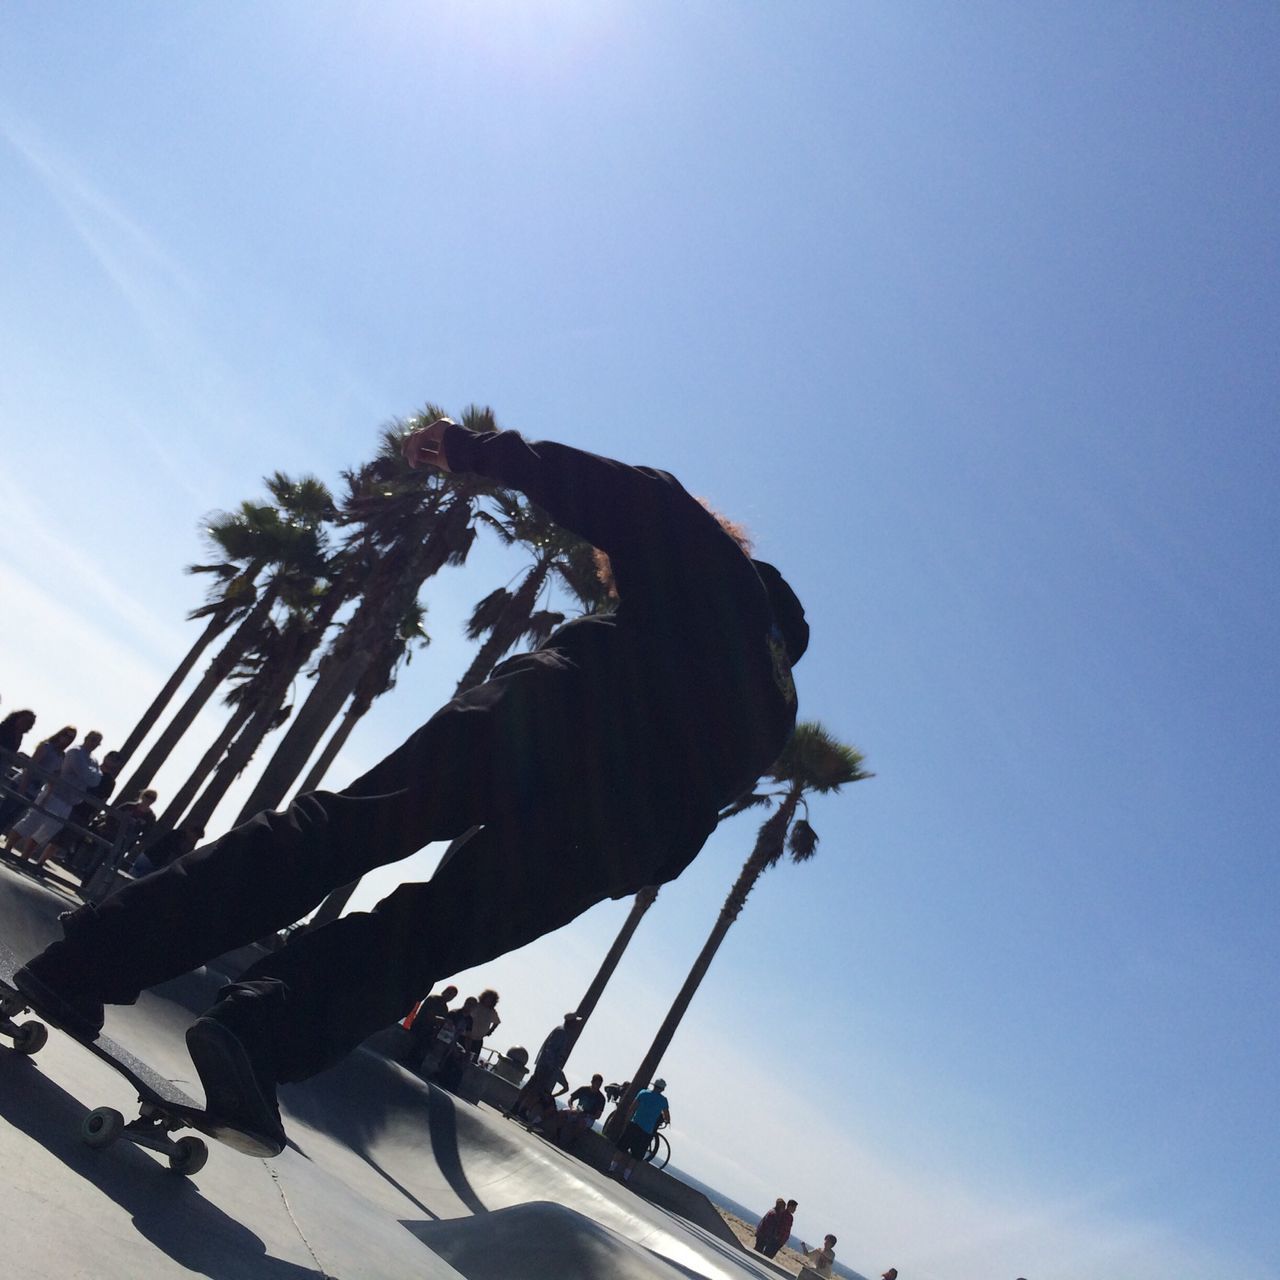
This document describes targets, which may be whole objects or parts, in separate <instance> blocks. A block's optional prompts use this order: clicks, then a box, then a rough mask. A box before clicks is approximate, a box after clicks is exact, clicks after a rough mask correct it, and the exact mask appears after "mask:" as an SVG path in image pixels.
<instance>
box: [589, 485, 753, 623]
mask: <svg viewBox="0 0 1280 1280" xmlns="http://www.w3.org/2000/svg"><path fill="white" fill-rule="evenodd" d="M698 501H699V502H700V503H701V504H702V505H703V506H704V507H705V508H706V509H707V510H708V511H709V512H710V513H711V514H712V515H713V516H715V518H716V523H717V524H718V525H719V526H720V527H721V528H722V529H723V530H724V531H725V533H727V534H728V535H729V537H731V538H732V539H733V540H734V542H736V543H737V544H738V547H739V548H740V549H741V551H742V554H743V555H744V556H746V557H747V558H748V559H749V558H750V556H751V552H752V551H753V550H754V549H755V544H754V543H753V542H752V538H751V534H750V533H749V532H748V530H747V526H746V525H744V524H742V523H741V522H740V521H737V520H731V519H730V518H729V517H728V516H727V515H725V514H724V513H723V512H721V511H717V510H716V509H715V507H713V506H712V505H711V503H709V502H708V501H707V500H706V498H699V499H698ZM591 554H592V556H593V557H594V559H595V563H596V578H597V580H598V581H599V582H600V585H601V586H602V587H604V589H605V591H606V592H607V593H608V595H609V598H610V599H611V600H616V599H617V598H618V588H617V584H616V583H615V582H614V580H613V565H612V564H610V562H609V556H608V553H607V552H604V551H601V550H600V548H599V547H592V548H591Z"/></svg>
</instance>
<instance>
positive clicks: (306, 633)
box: [182, 591, 343, 831]
mask: <svg viewBox="0 0 1280 1280" xmlns="http://www.w3.org/2000/svg"><path fill="white" fill-rule="evenodd" d="M342 602H343V595H342V593H341V592H340V591H328V592H324V591H317V593H316V607H315V609H314V611H309V610H307V609H306V608H303V607H298V606H297V605H295V607H294V608H293V609H291V610H290V612H289V614H288V616H287V617H286V618H285V620H284V622H283V623H282V624H280V625H275V624H273V625H272V626H271V628H270V630H269V632H268V635H267V638H266V639H265V640H262V641H260V642H259V644H258V645H257V646H256V647H255V650H254V652H253V654H251V655H247V656H246V659H245V662H244V663H243V664H242V667H241V669H240V675H241V676H242V688H241V690H240V698H241V699H243V700H245V701H247V703H248V704H249V705H250V707H251V708H252V710H251V711H250V712H249V714H248V716H247V717H243V716H242V713H241V711H240V709H239V708H237V711H236V713H235V714H234V716H233V718H236V719H239V720H241V723H242V726H243V727H242V728H241V729H240V731H239V732H238V733H237V734H236V736H235V738H234V740H233V741H232V743H231V745H230V747H229V748H228V749H227V753H226V755H225V756H224V757H223V758H222V761H221V762H220V763H219V765H218V767H217V769H216V770H215V771H214V774H213V777H212V779H211V780H210V781H209V784H208V785H207V786H206V787H205V789H204V790H203V791H202V792H201V793H200V798H199V799H198V800H197V801H196V802H195V803H194V804H193V805H192V806H191V808H190V809H189V810H188V811H187V813H186V814H185V815H184V816H183V818H182V824H183V825H184V826H187V827H192V828H197V829H199V830H201V831H203V830H206V829H207V828H208V826H209V823H210V820H211V819H212V817H213V814H214V810H216V809H217V807H218V805H219V804H220V803H221V801H222V798H223V797H224V796H225V795H226V794H227V792H228V790H230V788H231V785H232V783H234V782H235V780H236V779H237V778H238V777H239V776H240V774H241V773H243V772H244V770H245V769H246V768H247V767H248V765H249V762H250V761H251V760H252V759H253V756H254V753H255V752H256V751H257V749H258V746H259V745H260V744H261V742H262V740H263V739H264V738H265V737H266V736H267V734H269V733H270V732H271V731H272V730H273V729H276V728H278V727H279V726H280V725H281V724H282V723H283V722H284V721H285V720H286V719H288V717H289V712H290V710H291V708H290V707H289V705H288V696H289V688H290V686H291V685H292V684H293V682H294V680H295V679H297V676H298V672H299V671H301V669H302V668H303V666H305V664H306V662H307V660H308V659H309V658H310V656H311V654H312V653H313V652H314V651H315V648H316V645H317V644H318V643H319V639H320V637H321V636H322V635H323V634H324V631H325V630H326V629H327V627H328V626H329V624H330V623H331V622H332V621H333V616H334V614H336V613H337V612H338V609H339V608H340V607H341V604H342Z"/></svg>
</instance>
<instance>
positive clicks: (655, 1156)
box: [644, 1125, 671, 1169]
mask: <svg viewBox="0 0 1280 1280" xmlns="http://www.w3.org/2000/svg"><path fill="white" fill-rule="evenodd" d="M665 1127H666V1126H665V1125H659V1126H658V1128H656V1129H655V1130H654V1131H653V1137H652V1138H650V1139H649V1146H648V1149H647V1150H646V1151H645V1153H644V1162H645V1164H651V1165H652V1166H653V1167H654V1168H655V1169H665V1168H666V1167H667V1161H668V1160H670V1159H671V1143H670V1142H668V1141H667V1135H666V1134H665V1133H663V1132H662V1130H663V1129H664V1128H665Z"/></svg>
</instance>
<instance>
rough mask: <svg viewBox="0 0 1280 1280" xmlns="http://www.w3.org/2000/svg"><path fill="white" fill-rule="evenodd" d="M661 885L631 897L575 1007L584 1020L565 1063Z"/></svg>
mask: <svg viewBox="0 0 1280 1280" xmlns="http://www.w3.org/2000/svg"><path fill="white" fill-rule="evenodd" d="M658 889H659V886H658V885H656V884H651V885H648V886H646V887H645V888H643V889H641V890H640V892H639V893H637V894H636V896H635V897H634V898H632V899H631V910H630V911H629V912H627V918H626V919H625V920H624V921H623V922H622V928H621V929H619V930H618V933H617V936H616V937H615V938H614V940H613V945H612V946H610V948H609V950H608V952H607V953H606V954H605V957H604V959H603V960H602V961H601V962H600V967H599V968H598V969H597V970H596V976H595V977H594V978H592V979H591V985H590V986H589V987H587V989H586V991H585V992H583V995H582V999H581V1000H579V1001H578V1007H577V1009H576V1010H575V1012H576V1013H577V1015H578V1017H579V1018H580V1019H581V1021H579V1022H577V1023H575V1024H574V1026H573V1027H572V1028H571V1029H570V1031H569V1051H568V1053H566V1054H565V1062H568V1061H569V1054H570V1053H572V1052H573V1046H574V1045H576V1044H577V1043H578V1039H579V1037H580V1036H581V1035H582V1033H583V1031H584V1030H585V1029H586V1025H587V1019H588V1018H590V1017H591V1015H592V1014H593V1013H594V1012H595V1008H596V1005H598V1004H599V1003H600V997H601V996H602V995H603V994H604V989H605V987H606V986H608V985H609V979H610V978H612V977H613V974H614V970H616V969H617V967H618V965H619V963H620V962H621V960H622V956H623V953H624V952H625V951H626V949H627V947H628V946H629V945H630V944H631V939H632V938H633V937H634V936H635V932H636V930H637V929H638V928H639V927H640V921H641V920H643V919H644V917H645V913H646V912H647V911H648V910H649V908H650V907H651V906H653V904H654V901H655V900H656V898H657V896H658ZM562 1065H563V1064H562Z"/></svg>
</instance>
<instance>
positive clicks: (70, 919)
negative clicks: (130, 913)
mask: <svg viewBox="0 0 1280 1280" xmlns="http://www.w3.org/2000/svg"><path fill="white" fill-rule="evenodd" d="M94 914H95V913H94V911H93V909H92V908H91V905H90V904H86V907H81V908H80V910H78V911H67V912H64V913H63V914H62V915H60V916H59V917H58V920H59V921H60V922H61V924H62V931H63V933H64V934H66V937H65V938H64V939H63V940H62V941H60V942H53V943H50V945H49V946H47V947H46V948H45V949H44V950H43V951H42V952H41V953H40V954H39V955H38V956H34V957H33V958H32V959H30V960H28V961H27V963H26V964H24V965H23V966H22V968H21V969H19V970H18V971H17V972H16V973H15V974H14V975H13V985H14V986H15V987H17V989H18V990H19V991H21V992H22V994H23V995H24V996H26V998H27V999H28V1000H29V1001H30V1002H31V1008H32V1010H33V1011H34V1012H35V1013H37V1014H39V1016H40V1017H42V1018H44V1019H45V1020H46V1021H48V1022H51V1023H52V1024H53V1025H54V1026H55V1027H57V1028H58V1030H59V1031H65V1032H66V1033H67V1034H68V1035H69V1036H74V1037H75V1038H76V1039H77V1040H83V1041H85V1042H86V1043H91V1042H92V1041H94V1040H96V1039H97V1038H98V1036H99V1035H100V1034H101V1033H102V1022H103V1017H104V1011H103V1007H102V1001H101V1000H99V999H98V998H97V997H96V996H94V995H92V994H91V992H90V991H89V990H87V989H86V988H88V985H89V984H88V983H87V981H86V977H87V975H89V974H91V973H93V972H94V971H95V969H96V964H95V962H94V961H93V960H92V959H91V958H90V957H87V956H86V955H85V954H84V948H83V946H81V945H79V944H78V942H77V935H78V934H79V933H80V931H81V929H82V928H83V927H84V925H85V924H86V923H87V922H88V921H89V920H91V919H92V918H93V916H94Z"/></svg>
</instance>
